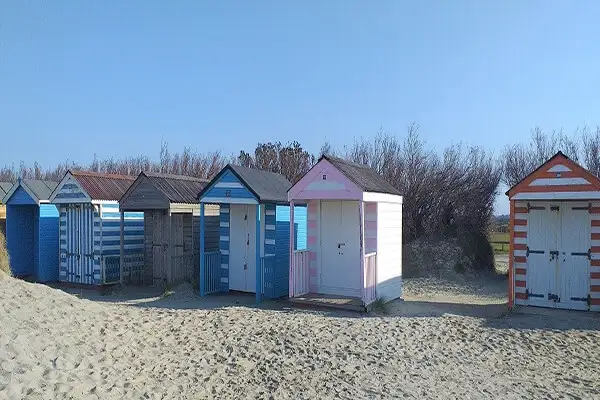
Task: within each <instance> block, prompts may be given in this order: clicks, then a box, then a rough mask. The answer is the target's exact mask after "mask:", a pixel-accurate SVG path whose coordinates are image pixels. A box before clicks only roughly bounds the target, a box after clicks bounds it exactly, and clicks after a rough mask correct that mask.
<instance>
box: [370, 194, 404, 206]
mask: <svg viewBox="0 0 600 400" xmlns="http://www.w3.org/2000/svg"><path fill="white" fill-rule="evenodd" d="M362 200H363V201H364V202H368V203H393V204H402V201H403V198H402V196H398V195H395V194H389V193H373V192H364V193H363V198H362Z"/></svg>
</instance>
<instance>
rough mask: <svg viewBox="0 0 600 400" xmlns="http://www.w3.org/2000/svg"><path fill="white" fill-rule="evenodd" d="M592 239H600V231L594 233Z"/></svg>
mask: <svg viewBox="0 0 600 400" xmlns="http://www.w3.org/2000/svg"><path fill="white" fill-rule="evenodd" d="M592 240H600V233H592Z"/></svg>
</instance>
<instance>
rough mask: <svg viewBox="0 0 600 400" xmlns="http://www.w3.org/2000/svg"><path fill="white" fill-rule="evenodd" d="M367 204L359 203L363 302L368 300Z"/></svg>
mask: <svg viewBox="0 0 600 400" xmlns="http://www.w3.org/2000/svg"><path fill="white" fill-rule="evenodd" d="M364 208H365V203H364V201H360V202H359V203H358V221H359V223H360V276H361V278H360V281H361V282H362V300H363V302H365V300H366V284H367V282H366V279H365V212H364V211H365V210H364Z"/></svg>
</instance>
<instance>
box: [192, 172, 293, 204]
mask: <svg viewBox="0 0 600 400" xmlns="http://www.w3.org/2000/svg"><path fill="white" fill-rule="evenodd" d="M227 170H230V171H231V172H233V174H234V175H235V176H236V177H237V178H238V179H239V180H240V181H241V182H242V183H243V184H244V185H245V186H246V187H247V188H248V190H250V191H251V192H252V194H253V195H254V196H255V197H256V199H257V200H258V202H259V203H266V202H275V203H287V202H288V201H287V191H288V189H289V188H290V187H291V186H292V184H291V183H290V181H288V180H287V178H286V177H285V176H283V175H281V174H278V173H276V172H269V171H264V170H261V169H256V168H246V167H242V166H239V165H232V164H227V165H226V166H225V167H224V168H223V169H222V170H221V172H219V173H218V174H217V176H215V177H214V178H213V179H212V180H211V181H210V183H209V184H208V185H206V187H204V189H202V190H201V191H200V193H198V196H197V198H200V197H202V195H203V194H204V192H205V191H206V190H208V189H209V188H210V187H211V186H212V184H213V183H215V182H217V181H218V180H219V178H220V177H221V176H222V175H223V174H224V173H225V171H227Z"/></svg>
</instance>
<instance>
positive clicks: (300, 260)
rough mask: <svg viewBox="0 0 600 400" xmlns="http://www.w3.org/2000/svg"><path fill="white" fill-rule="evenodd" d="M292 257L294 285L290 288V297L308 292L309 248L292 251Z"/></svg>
mask: <svg viewBox="0 0 600 400" xmlns="http://www.w3.org/2000/svg"><path fill="white" fill-rule="evenodd" d="M292 257H293V262H292V265H293V268H292V273H293V274H294V279H293V281H294V287H293V288H292V296H291V297H295V296H301V295H303V294H306V293H308V292H309V266H310V252H309V250H299V251H294V252H293V253H292Z"/></svg>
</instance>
